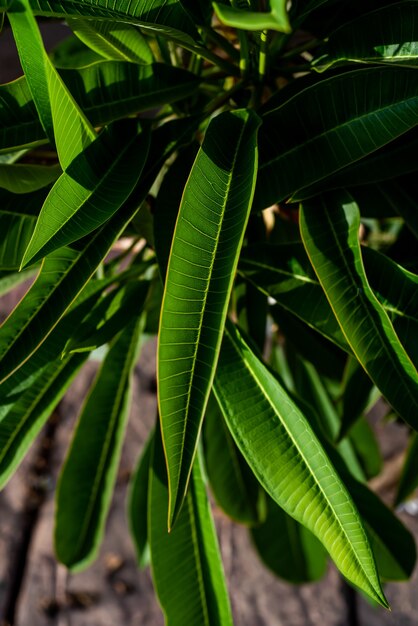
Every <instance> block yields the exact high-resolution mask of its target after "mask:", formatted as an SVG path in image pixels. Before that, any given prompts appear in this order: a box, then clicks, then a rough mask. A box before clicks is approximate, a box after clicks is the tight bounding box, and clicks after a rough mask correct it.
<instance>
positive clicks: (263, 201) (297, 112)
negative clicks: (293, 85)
mask: <svg viewBox="0 0 418 626" xmlns="http://www.w3.org/2000/svg"><path fill="white" fill-rule="evenodd" d="M417 112H418V88H417V85H416V80H415V72H414V71H413V70H411V69H405V68H398V67H397V68H391V67H383V68H373V69H365V70H354V71H352V72H345V73H344V74H341V75H338V76H333V77H331V78H328V79H324V80H322V81H320V82H318V83H317V84H315V85H313V86H311V87H308V88H306V89H304V90H303V91H301V92H300V93H298V94H296V95H295V96H293V97H292V98H290V99H289V100H287V101H286V102H285V103H284V104H282V105H281V106H279V107H278V108H276V109H273V110H272V111H269V112H267V113H266V114H265V115H264V116H263V124H262V126H261V128H260V133H259V146H260V168H259V175H258V178H257V189H256V195H255V200H254V202H255V206H256V208H258V209H263V208H265V207H268V206H270V205H272V204H274V203H275V202H279V201H282V200H284V199H286V198H288V197H289V196H291V195H292V194H294V193H295V191H297V190H299V189H302V188H303V187H306V186H308V185H312V184H313V183H315V182H317V181H319V180H321V179H323V178H325V177H326V176H330V175H331V174H333V173H334V172H336V171H338V170H340V169H341V168H343V167H345V166H347V165H349V164H351V163H354V162H355V161H358V160H359V159H361V158H362V157H364V156H366V155H367V154H370V153H371V152H374V151H375V150H377V149H378V148H380V147H382V146H384V145H385V144H387V143H389V142H390V141H392V140H393V139H396V137H399V136H400V135H402V134H403V133H405V132H406V131H407V130H409V129H410V128H413V127H414V126H415V125H416V120H417ZM318 155H320V158H318Z"/></svg>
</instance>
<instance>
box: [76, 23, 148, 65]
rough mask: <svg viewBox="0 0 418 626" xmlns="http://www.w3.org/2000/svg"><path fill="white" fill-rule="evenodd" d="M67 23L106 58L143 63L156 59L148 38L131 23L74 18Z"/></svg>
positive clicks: (83, 40) (146, 63) (87, 43)
mask: <svg viewBox="0 0 418 626" xmlns="http://www.w3.org/2000/svg"><path fill="white" fill-rule="evenodd" d="M67 24H68V26H69V27H70V28H71V30H72V31H73V33H74V34H75V35H77V37H78V38H79V39H80V40H81V41H82V42H83V43H85V44H86V46H88V47H89V48H91V49H92V50H93V51H94V52H97V53H98V54H100V55H101V56H102V57H104V58H106V59H113V60H119V61H130V62H132V63H140V64H141V65H149V64H150V63H152V62H153V60H154V57H153V54H152V51H151V48H150V47H149V45H148V42H147V40H146V39H145V37H144V36H143V35H141V33H140V31H139V30H138V29H136V28H135V27H134V26H132V25H130V24H124V23H122V22H114V23H112V22H103V21H99V20H98V21H95V20H85V19H74V18H70V19H67Z"/></svg>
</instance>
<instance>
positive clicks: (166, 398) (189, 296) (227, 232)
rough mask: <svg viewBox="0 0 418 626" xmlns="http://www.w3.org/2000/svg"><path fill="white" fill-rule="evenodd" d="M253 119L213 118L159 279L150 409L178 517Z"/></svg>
mask: <svg viewBox="0 0 418 626" xmlns="http://www.w3.org/2000/svg"><path fill="white" fill-rule="evenodd" d="M258 126H259V118H258V117H257V115H256V114H255V113H253V112H251V111H249V112H246V111H235V112H233V113H229V112H228V113H223V114H221V115H219V116H218V117H216V118H214V119H213V120H212V121H211V123H210V125H209V127H208V129H207V132H206V136H205V140H204V142H203V145H202V148H201V149H200V151H199V153H198V155H197V157H196V160H195V163H194V165H193V168H192V171H191V174H190V177H189V180H188V183H187V185H186V188H185V190H184V194H183V199H182V203H181V206H180V212H179V216H178V219H177V225H176V229H175V233H174V239H173V244H172V248H171V255H170V260H169V265H168V270H167V275H166V282H165V292H164V298H163V305H162V311H161V320H160V330H159V344H158V402H159V410H160V416H161V424H162V434H163V442H164V449H165V453H166V457H167V466H168V482H169V492H170V504H169V526H171V525H172V523H173V521H174V519H175V518H176V516H177V515H178V513H179V510H180V508H181V504H182V502H183V499H184V496H185V493H186V489H187V483H188V480H189V476H190V472H191V468H192V464H193V458H194V455H195V451H196V446H197V440H198V436H199V432H200V428H201V424H202V419H203V415H204V412H205V408H206V403H207V400H208V397H209V392H210V388H211V384H212V380H213V376H214V373H215V367H216V361H217V357H218V351H219V346H220V343H221V339H222V329H223V324H224V322H225V318H226V313H227V307H228V302H229V296H230V293H231V289H232V283H233V280H234V274H235V269H236V266H237V262H238V255H239V251H240V248H241V244H242V240H243V237H244V232H245V227H246V224H247V221H248V217H249V213H250V210H251V201H252V197H253V192H254V186H255V176H256V166H257V147H256V135H257V129H258Z"/></svg>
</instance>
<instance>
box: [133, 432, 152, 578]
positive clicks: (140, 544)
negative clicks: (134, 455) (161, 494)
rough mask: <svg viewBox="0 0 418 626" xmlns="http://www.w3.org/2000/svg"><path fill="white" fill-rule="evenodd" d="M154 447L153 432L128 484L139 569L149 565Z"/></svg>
mask: <svg viewBox="0 0 418 626" xmlns="http://www.w3.org/2000/svg"><path fill="white" fill-rule="evenodd" d="M153 446H154V431H152V433H151V435H150V436H149V437H148V440H147V442H146V444H145V446H144V449H143V450H142V452H141V455H140V457H139V459H138V463H137V466H136V468H135V470H134V473H133V475H132V478H131V481H130V483H129V493H128V502H127V513H128V522H129V528H130V531H131V536H132V539H133V542H134V546H135V554H136V561H137V564H138V567H139V568H141V569H142V568H143V567H145V566H146V565H148V563H149V559H150V554H149V544H148V482H149V473H150V463H151V453H152V448H153Z"/></svg>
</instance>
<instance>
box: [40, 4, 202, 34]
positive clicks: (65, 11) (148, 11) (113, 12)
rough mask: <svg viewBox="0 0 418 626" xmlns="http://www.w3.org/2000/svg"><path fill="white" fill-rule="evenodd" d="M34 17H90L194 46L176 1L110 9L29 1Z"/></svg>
mask: <svg viewBox="0 0 418 626" xmlns="http://www.w3.org/2000/svg"><path fill="white" fill-rule="evenodd" d="M31 6H32V9H33V11H34V13H35V15H43V16H45V17H64V18H66V17H67V16H68V17H75V18H77V17H78V18H80V17H93V18H96V19H108V20H111V21H112V22H117V21H119V22H128V23H129V22H130V23H132V24H137V25H138V26H140V27H141V30H143V31H144V32H146V33H149V34H152V35H154V36H155V35H160V36H163V37H167V38H169V39H172V40H173V41H177V42H178V43H183V44H186V43H190V44H191V45H194V42H195V41H198V40H199V35H198V33H197V31H196V28H195V26H194V24H193V22H192V21H191V19H190V18H189V16H188V15H187V13H186V12H185V11H184V10H183V7H182V5H181V3H180V2H178V0H143V1H142V2H141V3H140V4H138V3H137V4H132V3H131V2H130V1H129V0H122V1H121V2H119V3H118V4H117V5H112V6H110V5H109V4H108V2H106V0H98V1H95V0H82V1H81V2H76V1H74V0H52V1H50V0H48V1H46V0H31Z"/></svg>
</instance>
